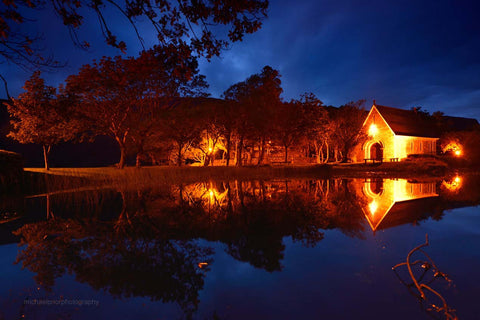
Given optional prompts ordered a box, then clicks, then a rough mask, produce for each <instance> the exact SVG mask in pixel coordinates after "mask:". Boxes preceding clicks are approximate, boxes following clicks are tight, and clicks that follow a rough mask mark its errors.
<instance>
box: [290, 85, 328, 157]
mask: <svg viewBox="0 0 480 320" xmlns="http://www.w3.org/2000/svg"><path fill="white" fill-rule="evenodd" d="M295 103H297V104H300V105H301V107H302V109H303V121H304V125H303V130H304V135H303V139H304V141H303V144H305V145H307V146H311V148H312V149H313V150H314V152H315V158H316V162H317V163H321V162H327V161H328V158H329V150H330V148H329V144H330V142H331V138H332V134H333V127H334V124H333V122H332V121H331V120H330V118H329V116H328V112H327V110H326V109H325V107H324V105H323V102H322V101H321V100H320V99H318V98H317V97H316V96H315V95H314V94H313V93H305V94H303V95H301V97H300V100H295ZM324 150H325V156H324Z"/></svg>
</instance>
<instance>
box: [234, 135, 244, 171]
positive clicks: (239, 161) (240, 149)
mask: <svg viewBox="0 0 480 320" xmlns="http://www.w3.org/2000/svg"><path fill="white" fill-rule="evenodd" d="M242 156H243V136H242V137H240V141H239V142H238V148H237V163H236V164H235V165H236V166H237V167H241V166H242Z"/></svg>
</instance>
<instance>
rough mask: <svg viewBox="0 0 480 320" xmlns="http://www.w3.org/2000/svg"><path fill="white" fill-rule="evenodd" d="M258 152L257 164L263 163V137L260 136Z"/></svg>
mask: <svg viewBox="0 0 480 320" xmlns="http://www.w3.org/2000/svg"><path fill="white" fill-rule="evenodd" d="M258 151H259V154H258V161H257V166H259V165H261V164H262V163H263V158H264V157H265V138H262V142H261V143H260V150H258Z"/></svg>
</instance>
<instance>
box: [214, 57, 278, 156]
mask: <svg viewBox="0 0 480 320" xmlns="http://www.w3.org/2000/svg"><path fill="white" fill-rule="evenodd" d="M282 91H283V89H282V87H281V80H280V73H279V72H278V70H275V69H273V68H272V67H270V66H265V67H264V68H263V69H262V71H261V73H259V74H254V75H252V76H250V77H248V78H247V79H246V80H245V81H242V82H239V83H236V84H234V85H232V86H230V87H229V88H228V89H227V90H226V91H225V92H224V93H223V97H224V98H225V99H226V100H227V101H235V102H237V103H238V104H237V106H239V110H237V113H239V116H238V117H237V121H236V123H235V131H236V136H237V137H236V139H237V141H236V144H237V146H238V147H237V152H236V153H237V165H242V161H243V158H242V157H243V150H244V148H245V144H246V142H247V139H249V138H250V141H252V140H253V141H254V142H257V143H258V145H259V148H258V149H259V157H258V163H257V164H261V163H262V161H263V158H264V153H265V147H266V143H267V141H268V140H269V138H271V137H272V135H273V131H274V126H273V125H274V115H275V113H276V111H277V108H278V107H279V106H280V103H281V98H280V95H281V93H282ZM252 149H253V147H252Z"/></svg>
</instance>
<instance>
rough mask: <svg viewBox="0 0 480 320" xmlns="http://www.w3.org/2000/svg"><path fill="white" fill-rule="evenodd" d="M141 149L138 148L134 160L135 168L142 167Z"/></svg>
mask: <svg viewBox="0 0 480 320" xmlns="http://www.w3.org/2000/svg"><path fill="white" fill-rule="evenodd" d="M142 156H143V147H142V146H139V147H138V152H137V157H136V159H135V166H136V167H137V168H140V167H141V166H142Z"/></svg>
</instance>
